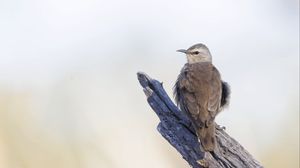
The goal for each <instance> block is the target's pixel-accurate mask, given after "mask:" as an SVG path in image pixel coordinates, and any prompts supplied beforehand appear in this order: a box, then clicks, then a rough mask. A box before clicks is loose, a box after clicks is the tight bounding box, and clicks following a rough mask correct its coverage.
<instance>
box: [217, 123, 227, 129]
mask: <svg viewBox="0 0 300 168" xmlns="http://www.w3.org/2000/svg"><path fill="white" fill-rule="evenodd" d="M216 125H217V126H216V129H218V130H222V131H225V130H226V127H225V126H220V125H218V124H216Z"/></svg>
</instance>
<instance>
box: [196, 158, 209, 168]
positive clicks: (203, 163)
mask: <svg viewBox="0 0 300 168" xmlns="http://www.w3.org/2000/svg"><path fill="white" fill-rule="evenodd" d="M197 163H198V164H199V165H200V166H202V167H208V162H207V161H206V160H205V159H200V160H197Z"/></svg>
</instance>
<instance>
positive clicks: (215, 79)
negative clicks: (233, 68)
mask: <svg viewBox="0 0 300 168" xmlns="http://www.w3.org/2000/svg"><path fill="white" fill-rule="evenodd" d="M209 83H210V87H209V99H208V111H209V112H210V115H211V117H212V118H213V119H214V118H215V117H216V115H217V113H218V112H219V111H220V107H221V98H222V81H221V76H220V73H219V71H218V70H217V69H216V68H215V67H213V68H212V73H211V79H210V82H209Z"/></svg>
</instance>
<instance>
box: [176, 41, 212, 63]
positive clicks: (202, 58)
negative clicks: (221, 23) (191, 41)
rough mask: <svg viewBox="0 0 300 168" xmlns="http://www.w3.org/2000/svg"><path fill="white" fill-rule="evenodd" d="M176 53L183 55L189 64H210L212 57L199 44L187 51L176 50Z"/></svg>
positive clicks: (203, 46)
mask: <svg viewBox="0 0 300 168" xmlns="http://www.w3.org/2000/svg"><path fill="white" fill-rule="evenodd" d="M177 52H182V53H185V54H186V57H187V61H188V63H189V64H193V63H198V62H212V57H211V54H210V52H209V49H208V48H207V47H206V46H205V45H204V44H201V43H199V44H195V45H193V46H191V47H190V48H188V49H187V50H185V49H181V50H177Z"/></svg>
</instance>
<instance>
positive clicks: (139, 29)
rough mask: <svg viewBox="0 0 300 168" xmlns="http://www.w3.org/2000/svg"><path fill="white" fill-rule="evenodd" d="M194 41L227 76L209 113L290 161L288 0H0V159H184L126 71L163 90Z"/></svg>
mask: <svg viewBox="0 0 300 168" xmlns="http://www.w3.org/2000/svg"><path fill="white" fill-rule="evenodd" d="M198 42H202V43H205V44H206V45H207V46H208V47H209V49H210V51H211V53H212V55H213V62H214V64H215V65H216V66H217V68H218V69H219V71H220V72H221V74H222V77H223V79H224V80H225V81H227V82H228V83H229V84H230V85H231V89H232V95H231V104H230V107H229V108H228V109H227V110H225V111H224V112H222V113H221V114H220V115H219V116H218V117H217V122H218V123H219V124H221V125H224V126H225V127H226V131H227V132H228V133H229V134H230V135H231V136H232V137H234V138H235V139H237V140H238V141H239V142H240V143H241V144H242V145H243V146H244V147H245V148H246V149H247V150H249V152H250V153H251V154H252V155H254V156H255V158H256V159H258V160H259V161H260V162H262V164H263V165H265V166H266V167H282V165H284V166H286V167H295V168H296V167H299V1H297V0H272V1H271V0H265V1H259V0H242V1H233V0H230V1H226V2H225V1H219V0H211V1H203V0H200V1H199V0H198V1H196V0H194V1H192V0H188V1H177V0H175V1H174V0H166V1H159V0H153V1H138V0H128V1H120V0H118V1H117V0H113V1H96V0H72V1H71V0H59V1H58V0H39V1H37V0H27V1H25V0H19V1H16V0H10V1H8V0H6V1H5V0H0V167H1V168H2V167H8V168H15V167H16V168H17V167H18V168H19V167H20V168H23V167H30V168H31V167H32V168H35V167H37V168H38V167H45V166H46V167H47V166H48V167H72V168H74V167H80V168H81V167H84V168H98V167H101V168H102V167H103V168H121V167H122V168H134V167H145V168H147V166H148V167H156V168H171V167H172V168H174V167H188V166H187V165H186V163H185V161H184V160H183V159H181V158H180V156H179V155H178V154H177V152H176V151H175V150H174V149H173V148H172V147H171V146H170V145H169V144H168V143H167V142H166V141H165V140H164V139H163V138H162V137H161V136H160V135H159V133H158V132H157V131H156V126H157V124H158V119H157V117H156V116H155V114H154V113H153V112H152V110H151V109H150V107H149V106H148V104H147V102H146V99H145V96H144V94H143V92H142V89H141V87H140V86H139V84H138V81H137V79H136V72H137V71H144V72H146V73H148V74H149V75H150V76H151V77H153V78H156V79H158V80H160V81H162V82H163V83H164V87H165V89H166V90H167V91H168V93H170V94H171V92H172V87H173V85H174V82H175V80H176V77H177V75H178V73H179V71H180V69H181V67H182V66H183V64H184V63H185V61H186V59H185V57H184V55H182V54H180V53H176V52H175V51H176V50H177V49H181V48H188V47H189V46H191V45H193V44H195V43H198Z"/></svg>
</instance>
